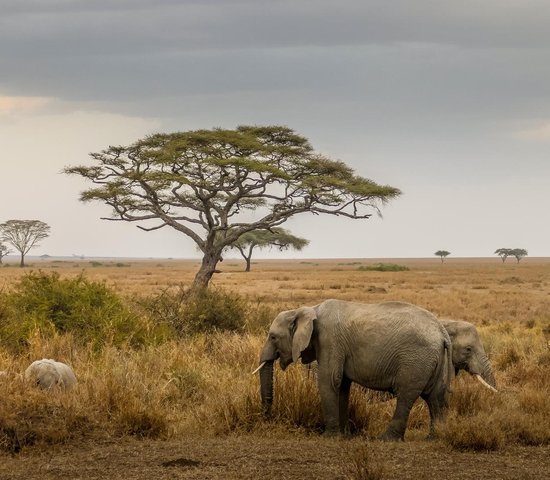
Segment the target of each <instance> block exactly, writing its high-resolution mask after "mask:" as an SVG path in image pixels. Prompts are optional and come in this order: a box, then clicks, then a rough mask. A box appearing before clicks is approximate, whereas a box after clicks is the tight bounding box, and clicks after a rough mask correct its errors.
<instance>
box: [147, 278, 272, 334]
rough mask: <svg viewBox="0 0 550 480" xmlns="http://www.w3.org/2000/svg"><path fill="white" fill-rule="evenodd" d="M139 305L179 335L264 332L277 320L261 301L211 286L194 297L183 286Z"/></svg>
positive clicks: (153, 318) (155, 319)
mask: <svg viewBox="0 0 550 480" xmlns="http://www.w3.org/2000/svg"><path fill="white" fill-rule="evenodd" d="M138 303H139V304H140V305H141V307H142V308H143V309H144V310H145V311H146V313H147V314H148V315H149V316H150V318H151V319H152V320H153V321H154V322H165V323H167V324H168V325H170V327H171V328H173V329H174V330H175V332H176V333H177V334H178V335H192V334H196V333H203V332H212V331H214V330H225V331H234V332H244V331H263V330H264V329H265V327H266V325H269V323H270V322H271V320H273V317H274V315H273V312H272V309H271V308H270V307H266V306H265V305H263V304H262V303H261V302H260V301H257V302H255V303H254V302H251V301H250V300H248V299H247V298H246V297H243V296H241V295H238V294H236V293H233V292H228V291H225V290H223V289H221V288H217V287H210V288H208V289H205V290H203V291H200V292H196V293H194V294H190V293H189V292H188V291H186V290H185V289H184V288H183V287H182V286H180V287H179V288H178V289H177V290H176V291H170V290H164V291H163V292H161V293H160V294H158V295H154V296H152V297H148V298H143V299H139V300H138Z"/></svg>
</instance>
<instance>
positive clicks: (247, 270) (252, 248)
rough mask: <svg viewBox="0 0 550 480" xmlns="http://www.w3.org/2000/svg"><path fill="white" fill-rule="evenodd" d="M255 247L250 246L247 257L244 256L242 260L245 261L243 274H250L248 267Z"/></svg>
mask: <svg viewBox="0 0 550 480" xmlns="http://www.w3.org/2000/svg"><path fill="white" fill-rule="evenodd" d="M254 247H255V245H254V244H252V245H250V248H249V249H248V256H246V255H245V256H244V259H245V260H246V269H245V270H244V271H245V272H250V265H251V264H252V250H254Z"/></svg>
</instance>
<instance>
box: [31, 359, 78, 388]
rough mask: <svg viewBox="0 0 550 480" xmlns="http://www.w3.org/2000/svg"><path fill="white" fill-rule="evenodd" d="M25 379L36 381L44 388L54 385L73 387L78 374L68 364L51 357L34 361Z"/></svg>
mask: <svg viewBox="0 0 550 480" xmlns="http://www.w3.org/2000/svg"><path fill="white" fill-rule="evenodd" d="M24 377H25V380H26V381H28V382H32V383H35V384H36V385H38V386H39V387H40V388H41V389H43V390H50V389H51V388H53V387H60V388H62V389H68V388H71V387H72V386H73V385H75V384H76V382H77V381H76V376H75V374H74V372H73V370H72V369H71V367H69V366H68V365H66V364H65V363H62V362H56V361H55V360H52V359H49V358H43V359H42V360H36V361H35V362H32V363H31V364H30V365H29V367H28V368H27V369H26V370H25V375H24Z"/></svg>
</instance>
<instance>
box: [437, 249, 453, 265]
mask: <svg viewBox="0 0 550 480" xmlns="http://www.w3.org/2000/svg"><path fill="white" fill-rule="evenodd" d="M450 254H451V252H448V251H447V250H438V251H437V252H435V253H434V255H436V256H438V257H440V258H441V263H443V262H444V261H445V258H447V256H449V255H450Z"/></svg>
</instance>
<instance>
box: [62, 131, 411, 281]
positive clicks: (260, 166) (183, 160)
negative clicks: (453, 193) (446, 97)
mask: <svg viewBox="0 0 550 480" xmlns="http://www.w3.org/2000/svg"><path fill="white" fill-rule="evenodd" d="M90 156H91V158H92V161H93V163H94V165H92V166H72V167H67V168H65V172H66V173H68V174H74V175H79V176H81V177H84V178H85V179H87V180H89V181H90V182H92V183H93V184H95V185H96V186H95V187H94V188H90V189H89V190H85V191H84V192H82V194H81V197H80V198H81V200H82V201H94V200H96V201H100V202H103V203H105V204H107V205H109V206H110V207H111V208H112V213H111V216H110V217H107V218H106V219H109V220H115V221H117V220H118V221H127V222H137V224H138V227H139V228H141V229H143V230H146V231H151V230H157V229H160V228H164V227H171V228H173V229H175V230H177V231H178V232H181V233H182V234H184V235H186V236H188V237H189V238H191V239H192V240H193V241H194V242H195V243H196V245H197V247H198V248H199V250H200V251H201V252H202V254H203V259H202V264H201V267H200V269H199V271H198V272H197V275H196V276H195V280H194V282H193V287H206V286H207V285H208V282H209V280H210V278H211V277H212V275H213V273H214V271H215V268H216V264H217V262H218V261H220V259H221V254H222V251H223V250H224V248H226V247H227V246H229V245H231V244H233V243H234V242H236V241H237V239H238V238H239V237H240V236H241V235H243V234H244V233H247V232H250V231H254V230H261V229H264V230H266V229H267V230H269V229H272V228H273V227H276V226H279V225H281V224H282V223H284V222H285V221H287V220H288V219H289V218H291V217H292V216H294V215H297V214H300V213H313V214H329V215H337V216H342V217H347V218H353V219H368V218H370V217H371V215H372V214H373V212H374V213H380V206H381V205H382V204H384V203H385V202H387V201H388V200H390V199H392V198H395V197H397V196H398V195H399V194H400V193H401V192H400V191H399V189H397V188H394V187H391V186H388V185H378V184H377V183H375V182H374V181H372V180H369V179H367V178H363V177H361V176H358V175H356V174H355V173H354V171H353V170H352V169H351V168H350V167H349V166H347V165H346V164H344V163H343V162H341V161H336V160H331V159H330V158H327V157H326V156H324V155H321V154H319V153H317V152H315V151H314V150H313V148H312V146H311V145H310V143H309V142H308V140H307V139H306V138H305V137H303V136H301V135H298V134H297V133H295V132H294V131H293V130H292V129H290V128H287V127H282V126H240V127H237V128H236V129H235V130H227V129H221V128H216V129H212V130H195V131H186V132H176V133H159V134H155V135H151V136H148V137H146V138H144V139H141V140H138V141H136V142H135V143H133V144H131V145H129V146H110V147H109V148H107V149H106V150H103V151H101V152H99V153H91V154H90Z"/></svg>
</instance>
